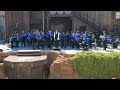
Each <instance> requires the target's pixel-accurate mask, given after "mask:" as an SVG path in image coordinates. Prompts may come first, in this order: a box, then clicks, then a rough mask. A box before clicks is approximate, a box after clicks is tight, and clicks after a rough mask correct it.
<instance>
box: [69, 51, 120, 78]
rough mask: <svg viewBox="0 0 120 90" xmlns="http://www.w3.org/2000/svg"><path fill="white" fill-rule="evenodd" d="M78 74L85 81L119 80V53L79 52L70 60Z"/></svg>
mask: <svg viewBox="0 0 120 90" xmlns="http://www.w3.org/2000/svg"><path fill="white" fill-rule="evenodd" d="M70 63H71V64H72V65H73V67H74V69H75V70H76V72H78V74H79V75H80V76H81V77H83V78H87V79H91V78H93V79H112V78H116V79H120V53H117V52H112V53H101V52H88V51H87V52H79V53H76V54H75V56H73V57H71V58H70Z"/></svg>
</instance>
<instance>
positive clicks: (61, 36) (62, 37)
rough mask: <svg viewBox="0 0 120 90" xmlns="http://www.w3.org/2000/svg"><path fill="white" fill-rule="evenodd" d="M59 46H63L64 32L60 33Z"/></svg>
mask: <svg viewBox="0 0 120 90" xmlns="http://www.w3.org/2000/svg"><path fill="white" fill-rule="evenodd" d="M60 41H61V46H62V47H65V32H63V33H61V34H60Z"/></svg>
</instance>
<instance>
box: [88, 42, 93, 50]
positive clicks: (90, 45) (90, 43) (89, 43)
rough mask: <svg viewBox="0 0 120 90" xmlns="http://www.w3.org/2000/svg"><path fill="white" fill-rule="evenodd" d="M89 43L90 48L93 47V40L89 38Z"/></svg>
mask: <svg viewBox="0 0 120 90" xmlns="http://www.w3.org/2000/svg"><path fill="white" fill-rule="evenodd" d="M88 45H89V48H90V49H92V40H89V42H88Z"/></svg>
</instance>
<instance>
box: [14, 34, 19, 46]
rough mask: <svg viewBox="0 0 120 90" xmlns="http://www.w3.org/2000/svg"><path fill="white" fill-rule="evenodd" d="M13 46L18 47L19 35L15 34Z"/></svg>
mask: <svg viewBox="0 0 120 90" xmlns="http://www.w3.org/2000/svg"><path fill="white" fill-rule="evenodd" d="M15 46H16V47H19V35H18V32H16V33H15Z"/></svg>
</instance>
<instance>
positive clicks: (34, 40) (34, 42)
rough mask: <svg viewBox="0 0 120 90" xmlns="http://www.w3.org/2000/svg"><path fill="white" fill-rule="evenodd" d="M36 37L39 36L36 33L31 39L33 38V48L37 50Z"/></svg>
mask: <svg viewBox="0 0 120 90" xmlns="http://www.w3.org/2000/svg"><path fill="white" fill-rule="evenodd" d="M36 37H37V34H36V33H35V31H34V32H33V33H32V34H31V38H32V48H33V49H35V48H36V47H35V46H36V41H37V40H36Z"/></svg>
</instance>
